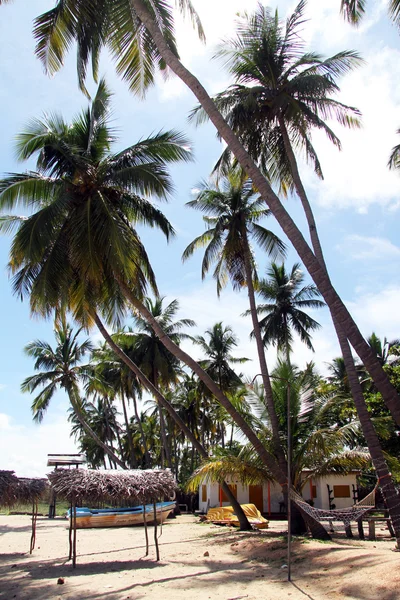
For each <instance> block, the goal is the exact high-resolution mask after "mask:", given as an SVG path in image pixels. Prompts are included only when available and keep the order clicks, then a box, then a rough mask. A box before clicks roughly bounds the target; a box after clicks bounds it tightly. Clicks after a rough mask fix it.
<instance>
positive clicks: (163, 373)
mask: <svg viewBox="0 0 400 600" xmlns="http://www.w3.org/2000/svg"><path fill="white" fill-rule="evenodd" d="M164 300H165V298H163V297H161V298H156V299H155V300H152V299H151V298H145V299H144V301H143V303H144V305H145V307H146V308H147V310H149V311H150V313H151V314H152V315H153V317H154V318H155V319H156V320H157V322H158V324H159V325H160V327H161V328H162V329H163V331H164V332H165V333H166V335H168V337H169V338H170V339H172V340H173V341H174V342H175V343H176V344H178V345H179V344H180V343H181V342H182V341H183V340H186V339H191V338H190V336H189V335H188V334H187V333H185V332H184V331H183V329H184V328H186V327H193V326H194V325H195V322H194V321H193V320H192V319H179V320H177V319H176V314H177V312H178V310H179V303H178V301H177V300H172V302H170V303H169V304H167V305H166V306H165V305H164ZM134 329H135V332H133V333H130V332H125V333H122V334H121V335H120V336H117V337H116V339H118V340H119V339H121V340H122V341H125V342H129V341H131V343H132V350H131V355H132V359H133V360H134V362H135V363H136V364H137V365H138V366H139V367H140V369H141V371H142V372H143V373H144V374H145V375H146V376H147V377H148V379H149V380H150V381H151V383H153V385H155V386H156V387H158V386H160V387H162V388H168V387H169V386H170V385H171V384H173V383H176V382H177V381H178V376H179V374H180V371H181V369H180V364H179V361H178V359H177V358H176V357H175V356H174V355H173V354H172V353H171V352H169V350H167V349H166V347H165V346H164V345H163V344H162V342H161V341H160V339H159V338H158V337H157V336H156V334H155V333H154V331H153V329H152V328H151V326H150V325H149V324H148V322H147V321H146V320H144V319H143V318H142V317H140V316H139V315H135V317H134ZM128 355H129V353H128Z"/></svg>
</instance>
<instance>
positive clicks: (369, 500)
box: [290, 487, 376, 527]
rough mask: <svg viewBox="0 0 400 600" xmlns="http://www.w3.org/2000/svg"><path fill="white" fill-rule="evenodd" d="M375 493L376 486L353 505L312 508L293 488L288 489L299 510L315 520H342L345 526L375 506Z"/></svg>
mask: <svg viewBox="0 0 400 600" xmlns="http://www.w3.org/2000/svg"><path fill="white" fill-rule="evenodd" d="M375 493H376V487H375V488H374V489H373V490H372V492H370V493H369V494H368V496H365V498H363V499H362V500H360V502H356V503H355V504H353V506H349V507H348V508H339V509H338V508H335V509H334V510H325V509H323V508H314V507H313V506H310V504H308V502H305V501H304V500H303V498H302V497H301V496H300V495H299V494H298V493H297V492H295V491H294V490H293V489H292V490H290V498H291V500H293V502H295V503H296V504H297V505H298V506H299V508H300V509H301V510H303V511H304V512H305V513H306V514H308V515H309V516H310V517H312V518H313V519H315V520H316V521H321V520H322V519H332V520H334V521H343V523H344V525H345V527H347V526H348V525H349V524H350V523H351V521H357V520H358V519H359V518H360V517H362V515H363V514H364V513H366V512H368V511H369V510H371V509H372V508H375Z"/></svg>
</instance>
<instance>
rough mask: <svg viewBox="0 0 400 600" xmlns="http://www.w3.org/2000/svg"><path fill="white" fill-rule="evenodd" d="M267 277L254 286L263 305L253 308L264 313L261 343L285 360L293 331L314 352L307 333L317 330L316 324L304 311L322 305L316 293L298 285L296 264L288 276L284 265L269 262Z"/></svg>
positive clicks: (300, 277)
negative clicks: (281, 355) (276, 349)
mask: <svg viewBox="0 0 400 600" xmlns="http://www.w3.org/2000/svg"><path fill="white" fill-rule="evenodd" d="M267 276H268V279H263V280H261V281H260V283H259V286H258V292H259V294H260V296H261V298H262V299H263V300H266V301H267V304H259V305H258V308H257V310H258V313H259V314H260V315H263V314H266V316H265V317H264V318H262V319H261V320H260V327H261V331H262V332H263V339H264V343H265V344H266V345H268V344H274V345H276V346H277V347H278V349H279V350H283V351H284V352H285V353H286V356H287V357H288V356H289V353H290V351H291V348H292V344H293V332H295V333H297V334H298V335H299V336H300V339H301V341H302V342H303V343H304V344H305V345H306V346H307V348H309V349H310V350H314V348H313V346H312V343H311V336H310V333H309V332H310V331H315V330H316V329H319V327H320V324H319V323H318V322H317V321H315V320H314V319H313V318H312V317H310V316H309V315H308V314H307V313H305V312H304V309H306V308H322V307H323V306H325V303H324V302H322V301H321V300H318V297H319V296H320V293H319V291H318V290H317V288H316V287H315V286H314V285H306V286H303V285H302V284H303V282H304V274H303V273H302V271H301V270H300V264H299V263H296V264H294V265H293V267H292V269H291V271H290V272H289V273H288V272H287V271H286V268H285V265H284V264H282V265H277V264H275V263H272V264H271V266H270V267H269V269H268V270H267Z"/></svg>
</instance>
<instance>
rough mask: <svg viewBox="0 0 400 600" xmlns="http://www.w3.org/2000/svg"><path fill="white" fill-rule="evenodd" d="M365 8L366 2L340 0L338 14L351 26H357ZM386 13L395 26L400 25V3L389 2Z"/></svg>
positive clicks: (397, 0) (393, 0)
mask: <svg viewBox="0 0 400 600" xmlns="http://www.w3.org/2000/svg"><path fill="white" fill-rule="evenodd" d="M366 7H367V2H366V0H341V2H340V12H341V13H342V14H343V16H344V18H345V19H346V21H348V22H349V23H352V24H353V25H359V24H360V22H361V20H362V19H363V17H364V16H365V12H366ZM388 11H389V16H390V18H391V19H392V20H393V21H394V22H395V23H397V24H400V1H399V0H389V1H388Z"/></svg>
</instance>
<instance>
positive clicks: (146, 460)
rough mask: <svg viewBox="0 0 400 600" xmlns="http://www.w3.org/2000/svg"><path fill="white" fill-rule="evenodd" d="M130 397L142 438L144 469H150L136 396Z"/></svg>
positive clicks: (149, 459)
mask: <svg viewBox="0 0 400 600" xmlns="http://www.w3.org/2000/svg"><path fill="white" fill-rule="evenodd" d="M132 398H133V408H134V411H135V417H136V421H137V424H138V427H139V431H140V436H141V438H142V444H143V449H144V462H145V467H146V469H150V468H151V458H150V454H149V449H148V447H147V441H146V436H145V434H144V431H143V426H142V421H141V420H140V416H139V413H138V409H137V402H136V396H135V395H132Z"/></svg>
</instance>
